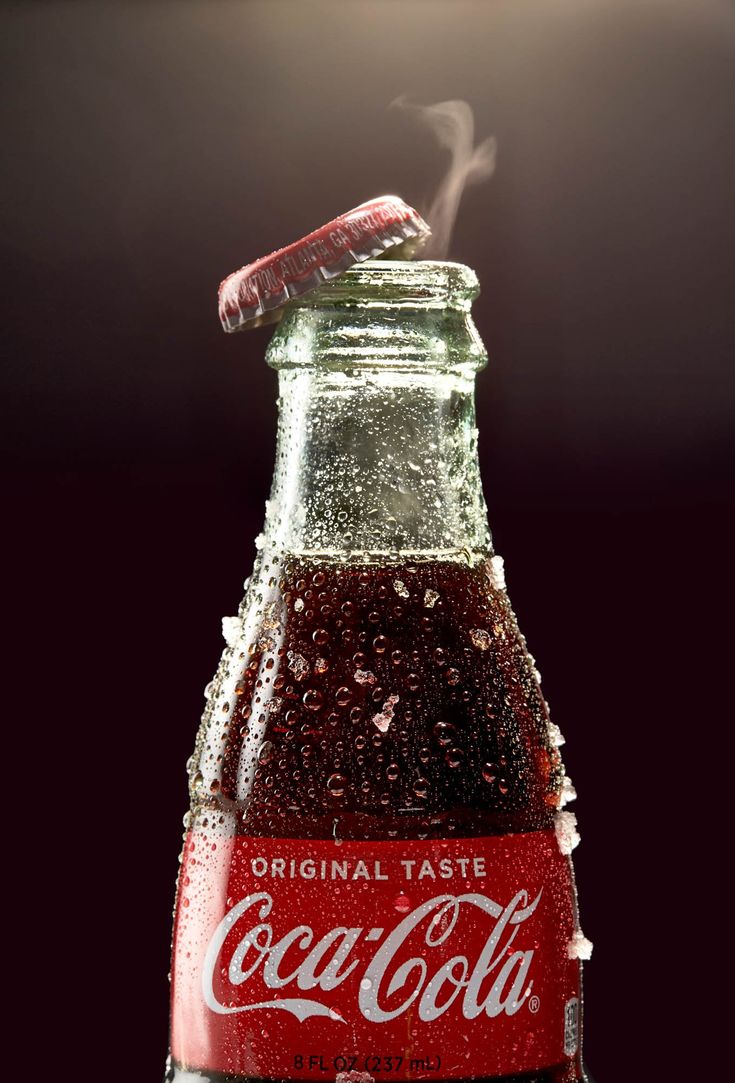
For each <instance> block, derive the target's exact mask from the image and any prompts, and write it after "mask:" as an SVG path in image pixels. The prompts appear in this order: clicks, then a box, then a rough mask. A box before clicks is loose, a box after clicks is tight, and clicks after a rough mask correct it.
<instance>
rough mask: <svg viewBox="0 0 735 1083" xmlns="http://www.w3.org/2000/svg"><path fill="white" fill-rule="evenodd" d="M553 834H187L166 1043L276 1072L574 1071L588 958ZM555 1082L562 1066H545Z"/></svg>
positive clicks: (296, 1075) (387, 1075)
mask: <svg viewBox="0 0 735 1083" xmlns="http://www.w3.org/2000/svg"><path fill="white" fill-rule="evenodd" d="M575 928H576V917H575V903H574V886H573V880H572V872H571V865H570V861H569V857H568V856H566V855H564V854H562V853H561V851H560V848H559V845H558V842H557V839H556V835H555V832H554V831H553V830H549V831H537V832H528V833H523V834H512V835H501V836H495V837H491V838H463V839H447V840H435V841H416V840H411V841H389V842H376V841H359V842H358V841H346V840H341V841H340V842H339V843H337V842H335V841H333V840H329V841H325V840H304V839H264V838H244V837H240V836H232V837H223V835H222V834H218V835H217V836H216V837H215V836H214V835H208V834H207V833H206V832H204V831H195V832H192V833H190V835H189V836H188V838H187V843H186V845H185V850H184V861H183V865H182V873H181V881H180V900H179V907H178V918H177V923H176V928H175V930H174V962H173V996H172V1020H171V1030H172V1039H171V1047H172V1054H173V1056H174V1059H175V1060H176V1061H177V1063H178V1064H179V1065H180V1066H182V1067H184V1068H200V1069H209V1070H213V1071H219V1072H224V1073H230V1074H233V1075H242V1076H260V1077H266V1078H282V1079H289V1078H291V1079H312V1078H313V1079H318V1078H324V1077H325V1076H327V1077H329V1076H330V1075H331V1078H334V1076H335V1074H338V1073H342V1072H345V1073H368V1074H370V1075H376V1073H379V1074H380V1076H381V1078H383V1079H396V1080H398V1079H407V1078H410V1079H432V1078H434V1079H448V1078H459V1077H464V1078H468V1077H473V1076H492V1075H511V1074H517V1073H521V1072H529V1071H535V1070H538V1069H541V1068H547V1067H551V1066H562V1069H563V1067H564V1066H565V1065H566V1066H567V1070H568V1074H567V1072H565V1073H564V1075H563V1076H562V1075H560V1076H559V1079H562V1078H564V1079H567V1078H568V1079H569V1080H573V1079H576V1078H577V1070H578V1065H577V1061H576V1059H575V1058H577V1057H578V1052H579V981H580V963H579V961H578V960H571V959H569V956H568V951H567V947H568V944H569V941H570V939H571V937H572V935H573V934H574V931H575ZM555 1078H556V1077H555Z"/></svg>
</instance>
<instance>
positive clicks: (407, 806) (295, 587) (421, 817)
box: [195, 561, 560, 839]
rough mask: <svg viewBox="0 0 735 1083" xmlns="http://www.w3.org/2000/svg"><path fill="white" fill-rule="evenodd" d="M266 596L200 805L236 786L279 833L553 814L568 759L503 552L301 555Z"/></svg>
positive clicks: (267, 830) (245, 814)
mask: <svg viewBox="0 0 735 1083" xmlns="http://www.w3.org/2000/svg"><path fill="white" fill-rule="evenodd" d="M251 604H253V605H257V610H258V614H257V615H258V617H259V618H260V619H258V620H257V621H256V622H254V625H253V636H252V641H251V642H246V643H245V644H244V650H243V651H242V652H241V654H240V657H239V658H238V659H237V660H236V662H235V664H236V665H237V666H238V670H239V671H238V682H237V684H236V687H235V691H236V694H237V698H236V699H235V701H234V703H233V704H232V706H231V707H230V708H229V710H228V711H227V718H226V720H225V727H226V733H225V734H223V738H224V739H223V740H222V741H221V744H222V745H224V751H223V752H222V753H219V755H220V756H221V759H220V760H219V762H217V763H214V762H211V763H207V762H198V763H196V764H195V766H197V767H199V768H201V769H202V773H203V776H207V774H208V773H211V771H212V770H214V771H215V775H214V778H213V780H212V782H211V783H210V787H209V792H207V789H206V788H205V789H204V792H202V791H201V790H200V794H201V806H202V807H204V808H209V809H210V810H213V809H216V808H217V807H218V806H219V807H221V806H222V805H224V806H226V807H228V808H230V809H231V808H232V805H233V803H234V802H236V803H238V804H239V805H241V806H242V808H241V809H240V811H239V816H240V824H239V827H240V829H241V830H242V831H243V832H245V833H249V834H264V835H273V836H284V835H285V836H291V835H293V836H297V837H312V838H328V837H330V836H331V835H334V834H335V831H337V832H338V833H339V835H340V837H344V838H355V837H357V838H359V837H365V838H375V839H383V838H395V837H398V838H400V837H417V838H426V837H437V838H441V837H446V836H447V835H450V834H457V835H463V836H471V835H488V834H501V833H504V832H509V831H514V832H515V831H529V830H536V829H539V828H543V827H548V826H551V824H552V822H553V815H554V811H555V809H556V807H557V804H558V792H559V783H560V759H559V755H558V753H557V751H556V749H555V748H553V746H551V745H550V743H549V740H548V736H547V727H548V719H547V712H546V707H545V704H544V701H543V698H542V695H541V693H540V690H539V686H538V682H537V679H536V676H535V673H534V668H533V664H532V662H531V660H530V658H529V656H528V653H527V651H526V648H525V645H524V641H523V639H522V637H521V636H520V633H519V631H518V628H517V625H516V622H515V618H514V616H513V612H512V610H511V608H510V605H509V603H508V599H507V595H506V594H505V592H504V591H502V590H499V589H497V587H496V585H495V577H494V575H493V572H492V568H491V565H490V563H489V562H480V563H476V564H474V565H468V564H466V563H454V562H451V561H442V562H438V561H437V562H422V563H418V562H417V563H413V564H405V565H400V566H388V567H381V566H362V567H360V566H358V567H354V566H350V565H345V564H329V563H324V562H320V563H319V564H314V565H308V564H305V563H302V562H299V561H289V562H287V563H286V564H285V566H284V567H283V569H282V571H281V575H280V578H279V579H278V580H276V579H275V577H274V578H273V579H272V580H271V586H270V588H269V589H268V590H267V591H265V592H263V596H262V599H261V600H260V601H259V602H253V603H251ZM216 724H217V720H216V719H215V720H214V721H213V725H216ZM207 755H209V757H210V758H211V757H212V756H213V755H214V748H212V747H210V748H209V750H208V752H205V750H204V746H202V747H201V748H200V749H199V752H198V759H199V761H201V760H202V759H204V760H205V761H206V756H207Z"/></svg>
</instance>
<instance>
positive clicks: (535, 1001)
mask: <svg viewBox="0 0 735 1083" xmlns="http://www.w3.org/2000/svg"><path fill="white" fill-rule="evenodd" d="M540 1007H541V1000H540V998H539V997H537V996H532V997H530V998H529V1001H528V1010H529V1012H533V1014H534V1015H535V1014H536V1012H537V1011H538V1010H539V1008H540Z"/></svg>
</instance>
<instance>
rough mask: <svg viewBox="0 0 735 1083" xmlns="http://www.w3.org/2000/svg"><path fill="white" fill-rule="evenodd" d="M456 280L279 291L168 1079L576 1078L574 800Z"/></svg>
mask: <svg viewBox="0 0 735 1083" xmlns="http://www.w3.org/2000/svg"><path fill="white" fill-rule="evenodd" d="M477 292H478V286H477V280H476V277H475V275H474V274H473V272H472V271H470V270H469V269H468V268H467V267H464V266H461V265H459V264H452V263H439V262H436V263H433V262H413V263H411V262H405V263H401V262H372V263H366V264H363V265H361V266H359V267H353V268H352V269H350V270H347V271H346V272H345V273H344V274H342V275H341V276H340V277H339V278H337V279H335V280H334V281H333V282H331V283H328V284H325V285H322V286H320V287H319V288H317V289H315V290H312V292H310V293H308V294H305V295H304V296H303V297H301V298H298V299H296V300H294V301H292V302H291V303H290V304H289V305H288V306H287V309H286V314H285V316H284V318H283V320H282V322H281V323H280V325H279V326H278V328H277V330H276V332H275V334H274V336H273V339H272V341H271V344H270V347H269V349H268V354H267V359H268V362H269V364H271V365H272V366H273V367H274V368H275V369H277V370H278V374H279V380H280V399H279V404H280V421H279V436H278V448H277V454H276V467H275V475H274V480H273V489H272V493H271V498H270V500H269V502H268V505H267V514H266V523H265V528H264V533H263V535H262V536H261V538H260V539H259V540H258V543H257V545H258V554H257V559H256V563H255V569H254V571H253V575H252V577H251V579H250V581H249V585H248V587H247V592H246V595H245V598H244V600H243V602H242V604H241V606H240V609H239V613H238V615H237V617H236V618H235V617H233V618H229V619H227V620H226V621H225V622H224V626H225V628H224V630H225V637H226V640H227V647H226V649H225V652H224V654H223V656H222V660H221V663H220V666H219V669H218V671H217V674H216V676H215V679H214V681H213V683H212V684H211V686H210V687H209V690H208V699H207V706H206V710H205V713H204V717H203V720H202V723H201V728H200V731H199V736H198V739H197V743H196V749H195V752H194V755H193V757H192V759H191V761H190V784H191V812H190V816H189V818H188V828H187V834H186V838H185V843H184V853H183V859H182V866H181V874H180V880H179V888H178V898H177V909H176V918H175V929H174V955H173V965H172V999H171V1060H170V1067H169V1078H170V1079H172V1080H178V1081H181V1083H183V1081H184V1080H186V1081H187V1083H193V1081H196V1080H211V1079H215V1080H223V1079H227V1080H233V1079H234V1080H246V1079H263V1080H317V1079H334V1078H335V1077H336V1078H337V1079H338V1080H339V1081H340V1083H342V1081H343V1080H347V1081H356V1080H359V1081H368V1080H372V1079H375V1080H404V1079H414V1080H453V1079H493V1080H506V1081H509V1080H514V1081H515V1080H518V1081H520V1080H523V1081H526V1083H542V1081H543V1083H572V1081H577V1080H581V1079H583V1078H584V1076H583V1073H582V1067H581V1051H580V1038H581V1018H580V1007H581V988H580V978H581V974H580V970H581V958H582V957H584V956H585V955H586V950H587V946H588V945H587V942H586V941H585V940H584V938H583V936H582V934H581V931H580V929H579V923H578V919H577V913H576V901H575V890H574V880H573V873H572V868H571V859H570V856H569V854H570V852H571V849H572V847H573V846H574V844H575V842H576V841H577V835H576V831H575V820H574V816H573V815H572V814H571V813H569V812H568V811H566V810H565V809H564V807H563V806H564V804H565V803H566V801H567V800H568V799H569V798H570V797H573V796H574V792H573V790H572V789H571V784H570V783H569V780H568V779H566V778H565V776H564V770H563V767H562V762H561V758H560V754H559V745H560V744H561V743H562V738H561V735H560V732H559V730H558V729H557V727H556V726H554V725H553V724H552V723H550V721H549V717H548V713H547V709H546V706H545V703H544V700H543V697H542V694H541V691H540V689H539V683H538V675H537V673H536V671H535V669H534V665H533V661H532V659H531V658H530V656H529V654H528V652H527V650H526V645H525V642H524V640H523V637H522V636H521V634H520V633H519V631H518V628H517V625H516V622H515V618H514V615H513V611H512V609H511V606H510V603H509V601H508V596H507V594H506V591H505V584H504V580H503V570H502V561H501V559H500V558H499V557H497V556H495V555H494V554H493V550H492V546H491V540H490V534H489V531H488V525H487V517H486V510H485V504H484V500H483V496H482V490H481V484H480V476H479V470H478V460H477V430H476V428H475V414H474V401H473V389H474V378H475V374H476V372H477V371H478V370H479V369H480V368H482V367H483V365H484V364H485V360H486V355H485V351H484V349H483V346H482V343H481V341H480V339H479V337H478V335H477V332H476V330H475V328H474V325H473V323H472V320H471V317H470V313H469V309H470V304H471V301H472V299H473V298H474V297H475V296H476V294H477Z"/></svg>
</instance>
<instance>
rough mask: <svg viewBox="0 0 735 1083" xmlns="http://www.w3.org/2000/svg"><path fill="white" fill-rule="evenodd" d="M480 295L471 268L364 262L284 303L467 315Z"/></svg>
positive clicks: (444, 263) (430, 263) (429, 262)
mask: <svg viewBox="0 0 735 1083" xmlns="http://www.w3.org/2000/svg"><path fill="white" fill-rule="evenodd" d="M479 292H480V283H479V281H478V278H477V275H476V274H475V272H474V271H473V270H472V268H471V267H467V266H466V265H465V264H463V263H452V262H450V261H449V260H405V261H404V260H389V259H388V260H366V261H365V262H364V263H358V264H355V266H353V267H350V268H349V270H347V271H344V272H343V273H342V274H340V275H339V277H337V278H334V279H332V280H331V281H329V282H325V283H323V284H322V285H321V286H318V287H317V288H316V289H314V290H310V291H309V293H307V294H304V295H303V296H301V297H296V298H294V299H293V300H292V301H290V302H289V304H288V308H314V307H319V308H322V307H325V306H327V307H328V306H330V305H340V306H341V305H350V306H353V305H354V306H361V307H362V306H365V307H372V306H377V307H382V306H391V307H392V306H394V305H395V306H399V307H404V308H453V309H464V310H469V308H470V306H471V304H472V301H473V300H474V299H475V297H477V295H478V294H479Z"/></svg>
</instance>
